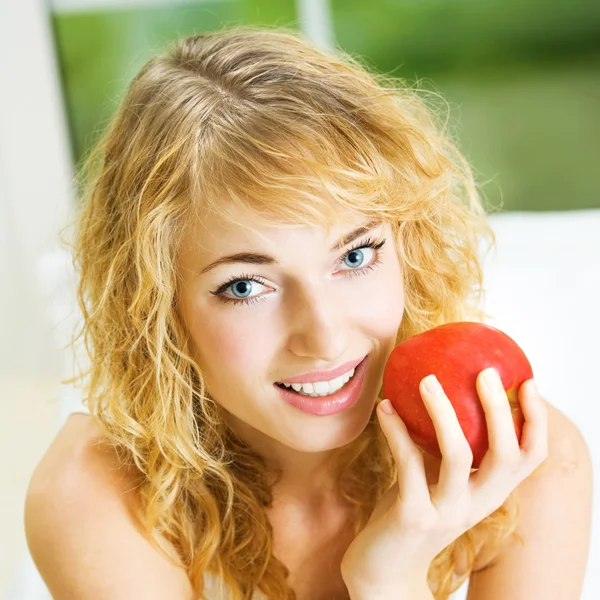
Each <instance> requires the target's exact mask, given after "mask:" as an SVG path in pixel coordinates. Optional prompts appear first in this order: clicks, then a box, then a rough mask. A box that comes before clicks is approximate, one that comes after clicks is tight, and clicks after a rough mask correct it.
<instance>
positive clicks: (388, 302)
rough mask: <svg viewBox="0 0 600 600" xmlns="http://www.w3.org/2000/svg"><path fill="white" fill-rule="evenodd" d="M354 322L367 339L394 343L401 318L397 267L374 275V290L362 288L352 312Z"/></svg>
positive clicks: (401, 303)
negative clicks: (355, 320)
mask: <svg viewBox="0 0 600 600" xmlns="http://www.w3.org/2000/svg"><path fill="white" fill-rule="evenodd" d="M356 310H357V318H359V319H360V321H361V322H362V323H363V325H364V327H365V329H367V330H368V331H369V333H370V334H371V335H373V336H374V337H376V338H379V339H381V340H384V339H386V338H393V339H394V340H395V339H396V334H397V332H398V329H399V327H400V323H401V321H402V315H403V314H404V285H403V281H402V273H401V270H400V266H399V264H397V263H393V264H391V265H388V266H386V267H385V269H382V270H381V272H380V273H378V277H377V278H376V280H375V285H374V286H369V288H368V289H366V288H365V294H364V295H363V297H361V298H360V302H359V305H358V306H357V308H356Z"/></svg>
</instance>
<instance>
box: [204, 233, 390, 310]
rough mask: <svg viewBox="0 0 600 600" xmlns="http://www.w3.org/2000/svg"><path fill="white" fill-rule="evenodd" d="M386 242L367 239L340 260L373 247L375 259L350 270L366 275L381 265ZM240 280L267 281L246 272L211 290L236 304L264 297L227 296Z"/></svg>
mask: <svg viewBox="0 0 600 600" xmlns="http://www.w3.org/2000/svg"><path fill="white" fill-rule="evenodd" d="M385 242H386V240H385V239H382V240H380V241H374V240H373V239H371V238H368V239H367V240H366V241H364V242H361V243H359V244H357V245H356V246H354V247H352V248H350V249H349V250H348V251H347V252H346V253H345V254H344V256H343V257H342V258H341V259H340V260H343V259H344V258H346V256H348V255H349V254H350V253H351V252H354V251H355V250H362V249H363V248H372V249H373V250H376V251H377V252H376V253H375V258H374V259H373V262H372V263H371V264H370V265H367V266H366V267H362V268H360V269H351V270H349V271H348V273H349V274H350V277H353V276H355V275H356V276H359V275H366V274H367V273H368V272H369V271H372V270H373V269H374V268H375V267H376V266H377V265H379V264H380V263H381V256H380V252H379V250H380V249H381V248H382V247H383V245H384V244H385ZM238 281H254V282H256V283H260V285H265V284H266V281H265V280H264V279H263V278H262V277H260V276H259V275H244V274H242V275H239V276H236V277H232V278H231V279H229V280H228V281H226V282H225V283H224V284H223V285H221V286H220V287H219V288H218V289H217V290H215V291H214V292H210V293H211V294H212V295H213V296H216V297H217V298H218V299H219V300H220V301H221V302H226V303H229V302H231V303H233V304H234V305H237V304H254V303H255V302H258V301H259V300H261V299H262V297H263V296H253V297H252V298H245V299H244V298H229V297H227V296H225V295H224V293H225V292H226V291H227V289H228V288H229V287H231V286H232V285H233V284H234V283H237V282H238Z"/></svg>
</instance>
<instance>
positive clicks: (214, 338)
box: [190, 307, 268, 386]
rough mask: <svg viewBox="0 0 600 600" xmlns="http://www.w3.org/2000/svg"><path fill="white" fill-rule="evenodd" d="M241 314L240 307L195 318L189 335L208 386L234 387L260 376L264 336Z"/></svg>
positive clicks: (256, 326)
mask: <svg viewBox="0 0 600 600" xmlns="http://www.w3.org/2000/svg"><path fill="white" fill-rule="evenodd" d="M207 313H208V311H207ZM240 313H242V314H240ZM243 313H244V307H241V308H238V307H234V308H232V309H230V310H227V309H225V310H219V309H217V310H214V309H211V311H210V314H206V315H205V316H201V315H198V316H196V318H195V324H194V325H193V326H192V327H191V329H190V332H191V335H192V338H193V340H194V344H195V346H196V348H197V349H198V350H197V352H198V355H197V361H198V363H199V365H200V367H201V369H202V370H203V371H204V373H205V374H206V376H207V378H208V380H209V385H210V383H212V384H214V385H216V386H222V385H223V384H224V383H230V384H234V383H235V380H238V379H239V380H240V381H242V380H249V379H254V378H256V374H257V373H260V372H262V368H263V367H262V366H261V365H262V363H263V362H264V355H265V352H263V349H266V348H265V346H266V345H268V340H267V339H266V338H267V337H268V336H266V335H265V332H264V328H263V329H262V331H261V328H259V324H258V322H257V321H256V320H253V319H249V318H248V316H247V315H244V314H243ZM232 375H233V377H232Z"/></svg>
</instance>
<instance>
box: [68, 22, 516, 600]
mask: <svg viewBox="0 0 600 600" xmlns="http://www.w3.org/2000/svg"><path fill="white" fill-rule="evenodd" d="M430 100H431V102H430ZM88 166H89V169H88V170H87V171H86V172H85V173H82V176H83V177H84V178H85V193H84V199H83V203H82V207H81V210H80V213H79V214H78V217H77V221H76V225H77V234H76V241H75V244H74V265H75V269H76V271H77V273H78V278H79V279H78V290H77V295H78V303H79V306H80V309H81V311H82V316H83V319H82V328H81V329H80V331H79V332H77V334H76V339H75V341H77V340H83V343H84V344H85V348H86V350H87V353H88V355H89V358H90V367H89V369H88V370H87V371H85V372H82V373H80V374H79V375H78V377H77V378H76V381H82V382H85V383H84V385H85V391H86V396H87V399H86V402H87V405H88V407H89V409H90V413H91V414H92V416H93V418H94V419H95V420H96V421H97V422H98V424H99V425H100V426H101V427H102V429H103V432H104V436H105V439H106V440H108V441H109V442H110V443H111V444H113V445H114V447H115V448H116V449H117V451H118V453H119V455H120V456H121V457H122V459H123V461H124V462H125V463H127V464H129V465H132V466H135V468H136V469H137V470H139V472H140V473H141V475H142V483H141V485H140V488H139V492H140V498H141V510H140V513H139V515H138V516H139V519H140V521H141V522H142V523H143V525H144V527H145V529H146V531H147V533H148V535H149V537H150V539H152V540H153V541H154V542H155V543H156V544H157V545H158V547H160V548H161V549H162V550H163V551H164V552H165V553H166V554H167V555H168V556H169V557H170V558H171V559H172V560H173V561H175V562H177V563H178V564H182V565H184V567H185V569H186V570H187V573H188V575H189V577H190V580H191V582H192V584H193V586H194V589H195V590H196V592H197V593H198V595H199V597H202V598H204V578H203V575H204V574H205V573H207V572H211V573H213V574H215V575H216V576H217V577H218V578H219V580H220V581H221V582H223V584H224V585H226V586H228V588H229V593H230V594H231V596H230V597H231V598H232V600H242V599H247V598H250V597H251V596H252V593H253V591H254V590H255V589H260V590H261V591H262V592H264V593H265V594H266V596H267V597H268V598H277V599H282V598H289V599H292V598H294V597H295V596H294V592H293V590H292V589H291V588H290V586H289V584H288V583H287V581H286V576H287V574H288V571H287V569H286V567H285V565H284V564H282V563H281V562H280V561H279V560H278V559H277V558H276V557H275V556H274V555H273V552H272V548H273V540H272V528H271V525H270V523H269V520H268V518H267V515H266V511H265V509H266V508H267V507H268V506H269V505H270V502H271V498H272V495H271V493H272V486H273V485H274V482H275V481H276V478H275V479H274V478H273V477H271V475H272V473H268V472H267V469H266V463H265V461H264V460H263V458H262V457H261V456H260V455H259V454H258V453H256V452H254V451H252V450H251V449H250V448H249V447H247V446H245V445H244V444H243V443H242V442H241V441H240V440H239V439H238V438H237V437H236V436H234V435H232V432H231V431H230V429H229V428H228V427H227V426H226V425H225V423H224V420H223V419H222V417H221V412H220V408H219V405H218V404H217V403H215V402H214V400H213V399H212V398H211V397H210V395H209V393H208V390H207V388H206V385H205V381H204V378H203V374H202V372H201V370H200V368H199V366H198V365H197V364H196V362H195V361H194V359H193V358H192V352H191V348H190V342H189V336H188V333H187V331H186V329H185V327H184V325H183V321H182V319H181V315H180V314H179V311H178V308H177V306H178V304H177V300H178V289H179V287H178V286H179V283H180V279H179V276H180V275H179V273H178V270H177V264H178V262H177V256H178V250H179V244H180V241H181V240H182V237H183V235H184V233H185V232H186V231H187V228H188V227H189V225H190V223H191V222H192V221H193V217H195V216H197V215H202V214H205V213H206V211H215V212H218V213H219V214H220V215H221V216H222V217H224V218H227V217H228V216H229V217H231V214H233V212H234V211H231V210H230V209H235V208H239V207H246V208H251V209H252V210H253V211H254V212H255V214H256V215H258V216H260V217H264V218H265V219H267V220H268V222H269V223H281V224H285V223H288V224H289V223H295V224H311V225H315V224H321V225H322V224H325V225H326V226H327V225H328V224H329V223H331V222H332V219H333V218H334V215H335V214H336V210H338V209H339V208H340V207H343V208H347V209H351V210H352V211H356V212H358V213H360V214H364V215H365V216H370V217H373V216H376V217H378V218H380V219H382V220H384V221H385V222H387V223H389V224H390V225H391V227H392V230H393V232H394V241H395V245H396V250H397V252H398V256H399V257H400V259H401V264H402V272H403V276H404V279H405V280H404V286H405V313H404V317H403V320H402V323H401V326H400V329H399V331H398V334H397V343H400V342H401V341H402V340H404V339H406V338H408V337H410V336H412V335H415V334H417V333H420V332H422V331H425V330H427V329H430V328H432V327H435V326H437V325H441V324H443V323H447V322H453V321H458V320H480V321H481V320H483V319H484V317H485V313H484V312H483V311H482V309H481V307H480V304H481V298H482V276H483V274H482V268H481V264H480V258H479V250H480V245H481V242H482V241H483V242H488V243H489V245H490V246H491V245H493V243H494V236H493V233H492V231H491V229H490V228H489V225H488V224H487V221H486V213H485V210H484V208H483V206H482V202H481V200H480V196H479V195H478V192H477V190H476V186H475V183H474V179H473V175H472V172H471V169H470V168H469V165H468V164H467V162H466V161H465V159H464V158H463V156H462V155H461V154H460V152H459V151H458V150H457V148H456V145H455V144H454V143H453V142H452V141H451V136H450V135H449V133H448V131H447V123H443V122H442V120H441V119H438V117H437V111H436V109H435V107H434V106H433V96H431V95H426V94H425V93H422V92H421V91H420V90H418V89H417V88H416V86H413V87H410V86H408V85H406V84H405V83H404V82H402V81H400V80H398V79H393V78H391V77H388V76H384V75H380V74H373V73H369V72H368V71H367V69H366V68H365V67H364V66H363V65H361V63H360V62H359V60H357V59H356V58H355V57H352V56H350V55H348V54H346V53H344V52H341V51H339V50H338V51H335V52H329V51H326V50H323V49H319V48H317V47H315V46H314V45H312V44H311V43H309V42H307V41H306V40H303V39H302V38H301V37H300V36H299V35H298V34H297V33H295V32H293V31H291V30H288V29H283V28H273V29H267V28H255V27H239V26H238V27H230V28H227V29H223V30H220V31H217V32H213V33H208V34H202V35H195V36H192V37H188V38H186V39H182V40H179V41H177V42H176V43H174V45H173V46H172V47H171V48H170V49H169V51H168V52H166V53H165V54H162V55H159V56H156V57H155V58H153V59H151V60H150V61H149V62H148V63H147V64H146V65H145V66H144V67H143V68H142V69H141V71H140V72H139V74H138V75H137V76H136V77H135V79H134V80H133V81H132V83H131V85H130V86H129V88H128V90H127V92H126V94H125V97H124V99H123V101H122V103H121V104H120V106H119V108H118V110H117V112H116V115H115V117H114V119H113V121H112V123H111V125H110V127H109V128H108V131H107V132H106V133H105V135H104V137H103V138H102V140H101V141H100V143H99V144H98V145H97V146H96V147H95V149H94V151H93V152H92V153H91V155H90V157H89V159H88ZM231 218H232V219H233V217H231ZM380 395H381V390H380V393H379V398H378V400H380V399H381V398H380ZM339 467H340V468H339V489H340V491H341V493H342V495H343V497H344V498H345V499H346V500H347V501H348V502H349V503H350V504H351V506H352V507H353V508H354V515H355V519H354V527H355V532H356V533H358V532H359V531H360V530H361V528H362V527H363V526H364V525H365V523H366V521H367V520H368V518H369V516H370V514H371V512H372V510H373V507H374V505H375V503H376V502H377V501H378V499H379V498H380V497H381V496H382V494H383V493H384V492H385V491H386V490H387V489H389V487H390V486H391V485H393V483H394V482H395V481H396V477H397V473H396V467H395V464H394V462H393V460H392V458H391V455H390V452H389V448H388V445H387V442H386V440H385V438H384V436H383V434H382V432H381V431H380V428H379V426H378V423H377V419H376V415H375V411H373V414H372V415H371V418H370V421H369V423H368V425H367V427H366V428H365V430H364V431H363V432H362V433H361V435H360V436H359V437H358V438H357V439H356V440H355V441H354V442H352V443H351V444H349V445H348V446H347V447H345V448H344V450H343V453H342V455H341V457H340V463H339ZM275 475H277V474H275ZM516 518H517V510H516V506H515V503H514V501H513V497H512V496H510V497H509V498H508V499H507V501H506V502H505V503H504V505H503V506H502V507H500V508H499V509H498V510H497V511H495V512H494V513H493V514H491V515H490V516H489V517H488V518H486V519H484V520H483V521H482V522H481V523H479V524H478V525H477V526H476V527H474V528H472V529H471V530H469V531H467V532H466V533H465V534H464V535H462V536H461V537H460V538H459V539H457V540H456V541H455V542H454V543H452V544H451V545H450V546H448V547H447V548H446V549H445V550H444V551H443V552H441V553H440V554H439V555H438V556H437V557H436V558H435V560H434V561H433V563H432V564H431V567H430V571H429V583H430V587H431V589H432V591H433V593H434V595H435V598H436V599H442V598H447V597H448V595H449V594H450V593H451V592H452V591H453V590H455V589H456V588H457V587H459V586H460V585H461V584H462V583H463V582H464V581H465V580H466V578H468V577H469V575H470V573H471V572H472V570H473V565H474V561H475V557H476V552H477V549H478V548H479V547H480V546H481V545H482V544H483V545H484V546H485V548H486V550H487V555H488V556H490V557H491V556H493V555H494V553H495V552H497V551H498V550H499V549H500V547H501V545H502V544H503V543H505V540H506V539H507V538H508V536H509V535H510V534H512V533H513V532H514V531H515V526H516ZM460 556H462V557H463V560H464V559H465V557H466V570H465V571H464V572H463V573H462V574H460V576H459V574H457V573H456V564H457V561H458V558H459V557H460Z"/></svg>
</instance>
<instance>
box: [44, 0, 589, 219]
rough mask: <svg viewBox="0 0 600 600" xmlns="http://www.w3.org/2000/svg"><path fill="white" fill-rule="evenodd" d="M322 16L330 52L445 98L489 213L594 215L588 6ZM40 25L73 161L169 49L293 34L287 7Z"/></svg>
mask: <svg viewBox="0 0 600 600" xmlns="http://www.w3.org/2000/svg"><path fill="white" fill-rule="evenodd" d="M330 7H331V14H332V23H333V29H334V34H335V40H336V43H337V44H338V45H339V47H341V48H342V49H344V50H346V51H348V52H350V53H352V54H353V55H355V56H357V57H359V58H360V59H361V60H362V61H363V62H364V63H365V64H367V65H368V66H369V67H371V68H372V69H375V70H378V71H382V72H385V73H388V74H392V75H394V76H398V77H402V78H404V79H407V80H408V81H409V83H413V82H416V81H418V82H419V86H420V87H421V88H424V89H426V90H431V91H434V92H437V93H439V94H441V95H442V96H443V97H444V98H445V99H446V100H447V101H448V104H449V109H450V118H451V122H452V129H453V131H454V132H455V134H456V137H457V138H458V139H459V143H460V146H461V148H462V150H463V151H464V152H465V154H466V155H467V157H468V158H469V159H470V161H471V163H472V164H473V166H474V168H475V172H476V177H477V179H478V181H479V182H480V184H482V187H481V189H482V191H483V193H484V195H485V198H486V203H487V204H488V206H490V207H491V206H493V207H498V206H500V205H501V206H502V208H503V210H534V211H543V210H569V209H580V208H593V207H600V194H599V193H598V177H597V172H598V165H599V164H600V143H599V142H598V140H599V139H600V118H599V109H598V107H599V106H600V3H595V4H594V3H592V2H589V0H561V1H560V2H556V1H555V2H531V1H529V2H528V1H523V0H521V1H517V0H503V1H497V0H443V1H442V0H369V2H364V0H332V1H331V3H330ZM52 20H53V26H54V31H55V38H56V45H57V50H58V54H59V57H60V67H61V71H62V77H63V82H64V93H65V100H66V103H67V109H68V114H69V121H70V126H71V131H72V144H73V151H74V156H75V157H76V160H77V161H78V162H79V161H80V160H81V159H82V157H83V156H84V155H85V153H86V152H87V151H88V149H89V148H90V146H91V145H92V144H93V143H94V141H95V139H96V137H97V135H98V133H99V132H100V131H101V130H102V128H103V127H104V126H105V125H106V123H107V120H108V119H109V118H110V116H111V115H112V113H113V112H114V110H115V108H116V106H117V104H118V102H119V100H120V98H121V95H122V94H123V91H124V89H125V87H126V86H127V84H128V83H129V81H130V80H131V78H132V77H133V76H134V75H135V73H136V72H137V71H138V70H139V68H140V67H141V66H142V64H143V63H144V62H145V61H146V60H148V59H149V58H150V57H151V56H152V55H153V54H155V53H156V52H157V51H160V50H161V49H163V48H164V46H165V44H166V43H167V42H168V41H169V40H172V39H174V38H176V37H180V36H184V35H189V34H192V33H197V32H201V31H207V30H213V29H217V28H219V27H222V26H225V25H233V24H237V23H252V24H259V25H260V24H269V25H281V26H286V27H293V28H296V29H298V28H299V27H298V23H297V13H296V3H295V2H294V1H293V0H228V1H220V2H219V1H216V2H201V3H193V2H187V3H182V4H180V5H173V4H170V5H165V6H160V7H156V6H154V7H147V8H138V9H135V10H112V11H102V12H80V13H74V12H70V13H64V12H60V13H55V14H53V16H52ZM439 107H443V105H439Z"/></svg>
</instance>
